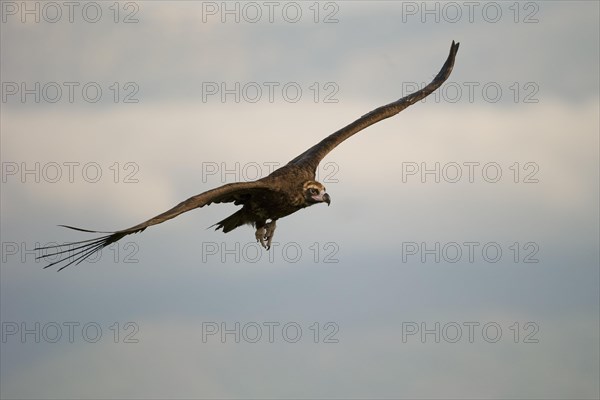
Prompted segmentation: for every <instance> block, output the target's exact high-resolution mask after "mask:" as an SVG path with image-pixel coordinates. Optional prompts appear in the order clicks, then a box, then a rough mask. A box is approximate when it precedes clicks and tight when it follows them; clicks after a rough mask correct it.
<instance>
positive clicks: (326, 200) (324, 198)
mask: <svg viewBox="0 0 600 400" xmlns="http://www.w3.org/2000/svg"><path fill="white" fill-rule="evenodd" d="M323 201H324V202H325V203H327V207H329V205H330V204H331V197H329V193H325V194H324V195H323Z"/></svg>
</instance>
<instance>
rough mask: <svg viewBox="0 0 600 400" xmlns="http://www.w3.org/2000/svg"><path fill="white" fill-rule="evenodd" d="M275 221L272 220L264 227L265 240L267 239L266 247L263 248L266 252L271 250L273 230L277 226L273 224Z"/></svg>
mask: <svg viewBox="0 0 600 400" xmlns="http://www.w3.org/2000/svg"><path fill="white" fill-rule="evenodd" d="M275 221H276V220H273V221H271V222H269V223H268V224H267V225H265V228H267V232H266V234H265V239H267V247H265V248H266V249H267V250H269V249H270V248H271V242H272V241H273V236H274V235H275V228H277V224H276V223H275Z"/></svg>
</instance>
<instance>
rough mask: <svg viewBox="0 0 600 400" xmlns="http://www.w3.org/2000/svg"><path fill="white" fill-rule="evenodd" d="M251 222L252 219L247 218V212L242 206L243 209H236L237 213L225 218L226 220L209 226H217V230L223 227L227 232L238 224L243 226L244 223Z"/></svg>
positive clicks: (224, 231)
mask: <svg viewBox="0 0 600 400" xmlns="http://www.w3.org/2000/svg"><path fill="white" fill-rule="evenodd" d="M249 223H251V221H248V219H247V218H246V213H245V211H244V209H243V208H242V209H240V210H238V211H236V212H235V213H233V214H231V215H230V216H229V217H227V218H225V219H224V220H222V221H219V222H217V223H216V224H213V225H211V226H209V228H212V227H213V226H216V228H215V231H217V230H219V229H222V230H223V233H227V232H231V231H232V230H234V229H235V228H237V227H238V226H242V225H245V224H249Z"/></svg>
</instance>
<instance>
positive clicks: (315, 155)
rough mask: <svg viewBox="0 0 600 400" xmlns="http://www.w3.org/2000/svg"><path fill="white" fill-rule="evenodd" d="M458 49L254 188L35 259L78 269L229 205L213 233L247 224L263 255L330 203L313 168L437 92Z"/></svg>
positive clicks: (243, 186) (225, 191) (221, 193)
mask: <svg viewBox="0 0 600 400" xmlns="http://www.w3.org/2000/svg"><path fill="white" fill-rule="evenodd" d="M458 46H459V44H458V43H454V41H453V42H452V46H451V47H450V55H449V56H448V59H447V60H446V62H445V63H444V65H443V67H442V69H441V70H440V72H439V73H438V74H437V76H436V77H435V78H434V79H433V81H431V83H429V84H428V85H427V86H425V87H424V88H423V89H421V90H419V91H417V92H415V93H412V94H409V95H408V96H405V97H403V98H401V99H399V100H397V101H394V102H393V103H390V104H387V105H385V106H382V107H379V108H376V109H375V110H373V111H371V112H369V113H368V114H365V115H363V116H362V117H360V118H359V119H357V120H356V121H354V122H352V123H351V124H350V125H347V126H346V127H344V128H342V129H340V130H338V131H337V132H335V133H333V134H331V135H329V136H328V137H326V138H325V139H323V140H322V141H320V142H319V143H317V144H316V145H314V146H313V147H311V148H310V149H308V150H306V151H305V152H304V153H302V154H300V155H299V156H298V157H296V158H294V159H293V160H292V161H290V162H289V163H287V164H286V165H284V166H283V167H281V168H279V169H277V170H276V171H273V173H271V174H270V175H268V176H266V177H264V178H262V179H259V180H257V181H254V182H237V183H229V184H226V185H223V186H221V187H218V188H216V189H212V190H209V191H207V192H204V193H201V194H199V195H196V196H193V197H190V198H189V199H187V200H185V201H183V202H181V203H179V204H178V205H176V206H175V207H173V208H172V209H170V210H168V211H165V212H164V213H162V214H160V215H157V216H156V217H154V218H151V219H149V220H147V221H145V222H142V223H141V224H138V225H135V226H133V227H131V228H128V229H123V230H120V231H115V232H100V231H90V230H87V229H80V228H75V227H72V226H66V225H61V226H64V227H66V228H69V229H75V230H78V231H83V232H92V233H107V235H106V236H101V237H98V238H95V239H90V240H83V241H79V242H72V243H65V244H63V245H58V246H48V247H40V248H37V249H36V250H46V249H54V250H55V252H54V253H51V254H45V255H41V256H39V257H38V258H44V257H50V256H54V255H57V254H66V255H65V256H64V257H62V258H61V259H60V260H58V261H55V262H53V263H51V264H49V265H47V266H45V267H44V268H48V267H50V266H52V265H55V264H59V263H61V262H64V261H68V260H70V261H69V262H68V263H67V264H65V265H64V266H62V267H61V268H60V269H59V271H60V270H61V269H63V268H66V267H68V266H69V265H71V264H73V263H77V264H79V263H80V262H82V261H83V260H85V259H86V258H88V257H89V256H91V255H92V254H94V253H95V252H97V251H99V250H101V249H102V248H104V247H106V246H108V245H110V244H111V243H114V242H116V241H118V240H120V239H121V238H123V237H124V236H127V235H130V234H132V233H138V232H142V231H143V230H144V229H146V228H148V227H149V226H152V225H156V224H160V223H162V222H165V221H167V220H170V219H171V218H175V217H176V216H178V215H180V214H183V213H184V212H187V211H190V210H193V209H195V208H200V207H204V206H206V205H209V204H212V203H234V204H235V205H242V208H241V209H239V210H238V211H237V212H235V213H234V214H232V215H231V216H229V217H227V218H225V219H224V220H222V221H220V222H217V223H216V224H215V225H213V226H216V229H222V230H223V232H229V231H232V230H233V229H235V228H237V227H238V226H241V225H245V224H251V225H253V226H254V227H255V228H256V233H255V237H256V240H257V241H259V242H260V243H261V245H262V246H263V247H265V248H266V249H267V250H268V249H269V247H270V245H271V241H272V240H273V234H274V232H275V227H276V225H275V223H276V221H277V220H278V219H279V218H283V217H285V216H287V215H290V214H292V213H294V212H296V211H298V210H300V209H302V208H305V207H308V206H311V205H313V204H317V203H327V204H328V205H329V204H330V202H331V200H330V197H329V194H327V193H326V191H325V187H324V186H323V185H322V184H321V183H319V182H317V181H315V174H316V171H317V166H318V165H319V163H320V162H321V160H322V159H323V157H325V156H326V155H327V154H328V153H329V152H330V151H331V150H333V149H334V148H335V147H337V146H338V145H339V144H340V143H342V142H343V141H344V140H346V139H348V138H349V137H350V136H352V135H354V134H355V133H357V132H360V131H362V130H363V129H365V128H366V127H368V126H370V125H373V124H375V123H377V122H379V121H381V120H383V119H386V118H389V117H392V116H394V115H396V114H398V113H399V112H400V111H402V110H404V109H405V108H407V107H408V106H410V105H412V104H415V103H416V102H418V101H420V100H422V99H424V98H425V97H427V96H428V95H430V94H431V93H432V92H433V91H435V90H436V89H437V88H439V87H440V86H441V85H442V83H444V82H445V81H446V79H448V77H449V76H450V73H451V72H452V68H453V67H454V59H455V58H456V53H457V51H458ZM63 249H65V250H63Z"/></svg>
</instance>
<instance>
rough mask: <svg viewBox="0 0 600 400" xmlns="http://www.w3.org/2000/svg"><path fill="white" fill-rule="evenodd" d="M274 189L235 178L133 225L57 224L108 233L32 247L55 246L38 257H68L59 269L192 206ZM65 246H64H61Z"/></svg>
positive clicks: (241, 200)
mask: <svg viewBox="0 0 600 400" xmlns="http://www.w3.org/2000/svg"><path fill="white" fill-rule="evenodd" d="M272 190H274V189H273V188H272V187H271V186H269V185H268V184H267V183H265V182H263V181H260V180H259V181H255V182H238V183H229V184H226V185H223V186H221V187H218V188H216V189H212V190H209V191H207V192H204V193H201V194H199V195H196V196H193V197H190V198H189V199H187V200H185V201H182V202H181V203H179V204H178V205H176V206H175V207H173V208H171V209H170V210H168V211H165V212H164V213H162V214H159V215H157V216H156V217H154V218H151V219H149V220H147V221H145V222H142V223H141V224H138V225H135V226H132V227H131V228H128V229H123V230H120V231H115V232H102V231H91V230H87V229H81V228H75V227H73V226H67V225H60V226H63V227H65V228H69V229H74V230H77V231H81V232H91V233H108V235H106V236H101V237H98V238H95V239H89V240H82V241H79V242H71V243H65V244H61V245H56V246H46V247H38V248H36V249H35V250H38V251H39V250H48V249H54V250H55V252H52V253H50V254H45V255H41V256H39V257H37V258H38V259H39V258H45V257H51V256H55V255H60V254H62V256H61V259H60V260H58V261H55V262H53V263H51V264H48V265H46V266H45V267H44V268H48V267H51V266H52V265H55V264H59V263H61V262H63V261H67V260H70V261H69V262H68V263H67V264H66V265H63V266H62V267H61V268H59V271H60V270H62V269H64V268H66V267H68V266H69V265H71V264H73V263H76V264H79V263H80V262H82V261H83V260H85V259H86V258H88V257H90V256H91V255H92V254H94V253H96V252H97V251H100V250H102V249H103V248H104V247H106V246H108V245H110V244H111V243H114V242H116V241H118V240H120V239H122V238H123V237H124V236H127V235H130V234H132V233H138V232H142V231H143V230H144V229H146V228H147V227H149V226H152V225H156V224H160V223H162V222H165V221H168V220H170V219H171V218H175V217H176V216H178V215H179V214H183V213H184V212H187V211H190V210H193V209H195V208H199V207H203V206H206V205H209V204H211V203H231V202H233V203H234V204H236V205H238V204H243V203H245V202H246V201H248V200H250V199H251V198H252V196H256V195H258V194H261V193H264V192H267V191H272ZM63 249H65V250H63Z"/></svg>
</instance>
